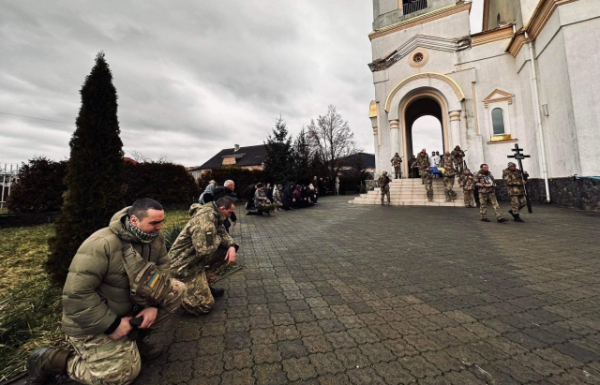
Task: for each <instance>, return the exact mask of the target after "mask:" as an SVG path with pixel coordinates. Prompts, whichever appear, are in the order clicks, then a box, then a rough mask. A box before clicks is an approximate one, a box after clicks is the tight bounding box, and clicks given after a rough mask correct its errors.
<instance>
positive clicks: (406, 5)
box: [402, 0, 427, 15]
mask: <svg viewBox="0 0 600 385" xmlns="http://www.w3.org/2000/svg"><path fill="white" fill-rule="evenodd" d="M425 8H427V0H404V1H403V4H402V14H403V15H408V14H410V13H413V12H417V11H420V10H423V9H425Z"/></svg>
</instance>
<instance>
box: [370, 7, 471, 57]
mask: <svg viewBox="0 0 600 385" xmlns="http://www.w3.org/2000/svg"><path fill="white" fill-rule="evenodd" d="M469 23H470V21H469V12H466V11H465V12H460V13H457V14H454V15H450V16H448V17H445V18H442V19H438V20H434V21H431V22H428V23H423V24H419V25H416V26H414V27H411V28H407V29H404V30H401V31H398V32H395V33H392V34H390V35H387V36H382V37H378V38H376V39H374V40H372V41H371V49H372V55H373V60H376V59H380V58H383V57H386V56H387V55H389V54H391V53H392V52H394V51H395V50H397V49H398V48H399V47H400V46H402V44H404V43H406V42H407V41H408V40H410V39H412V38H413V37H414V36H416V35H419V34H420V35H429V36H436V37H442V38H447V39H454V38H459V37H468V36H469V34H470V26H469Z"/></svg>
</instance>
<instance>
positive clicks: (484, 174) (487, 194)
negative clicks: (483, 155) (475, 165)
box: [473, 163, 508, 223]
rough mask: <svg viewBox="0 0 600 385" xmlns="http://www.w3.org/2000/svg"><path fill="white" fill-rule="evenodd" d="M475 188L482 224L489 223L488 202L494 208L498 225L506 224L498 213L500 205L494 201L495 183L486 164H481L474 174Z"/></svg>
mask: <svg viewBox="0 0 600 385" xmlns="http://www.w3.org/2000/svg"><path fill="white" fill-rule="evenodd" d="M473 179H474V181H475V186H477V188H478V189H479V205H480V206H479V213H480V214H481V221H482V222H489V221H490V220H489V219H487V202H488V201H489V202H490V203H491V204H492V207H493V208H494V212H495V213H496V218H497V219H498V223H504V222H508V221H507V220H506V219H504V217H502V214H501V213H500V205H499V204H498V201H497V200H496V183H495V182H494V176H493V175H492V173H491V172H490V171H489V168H488V165H487V164H485V163H484V164H482V165H481V168H480V170H479V171H478V172H477V174H475V177H474V178H473Z"/></svg>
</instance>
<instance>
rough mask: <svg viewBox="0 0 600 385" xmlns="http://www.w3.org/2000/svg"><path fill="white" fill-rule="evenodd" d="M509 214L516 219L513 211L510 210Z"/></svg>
mask: <svg viewBox="0 0 600 385" xmlns="http://www.w3.org/2000/svg"><path fill="white" fill-rule="evenodd" d="M508 213H509V214H510V215H512V217H513V218H516V217H515V214H513V211H512V210H508Z"/></svg>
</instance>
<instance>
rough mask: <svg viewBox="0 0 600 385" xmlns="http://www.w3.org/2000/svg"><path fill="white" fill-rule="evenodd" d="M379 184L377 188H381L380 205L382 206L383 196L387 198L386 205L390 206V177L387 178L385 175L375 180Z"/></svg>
mask: <svg viewBox="0 0 600 385" xmlns="http://www.w3.org/2000/svg"><path fill="white" fill-rule="evenodd" d="M377 182H378V183H379V187H381V204H383V198H384V196H387V202H388V205H389V204H390V182H391V180H390V177H388V176H387V173H385V174H383V175H381V176H380V177H379V179H378V180H377Z"/></svg>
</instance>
